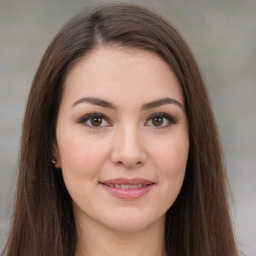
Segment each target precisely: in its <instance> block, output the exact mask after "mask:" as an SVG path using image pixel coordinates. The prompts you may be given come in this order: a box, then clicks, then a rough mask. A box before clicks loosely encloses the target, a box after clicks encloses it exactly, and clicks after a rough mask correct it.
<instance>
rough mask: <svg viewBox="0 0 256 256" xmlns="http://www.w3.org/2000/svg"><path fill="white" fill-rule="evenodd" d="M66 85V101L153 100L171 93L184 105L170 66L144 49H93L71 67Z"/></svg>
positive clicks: (180, 90) (179, 88)
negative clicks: (103, 98)
mask: <svg viewBox="0 0 256 256" xmlns="http://www.w3.org/2000/svg"><path fill="white" fill-rule="evenodd" d="M64 86H65V90H64V98H65V97H66V96H67V95H68V96H70V97H72V98H73V97H78V96H79V95H80V96H95V97H102V96H104V97H107V98H110V100H111V98H115V100H117V101H118V98H120V101H122V98H124V97H126V98H127V97H130V99H132V97H133V100H134V101H135V100H136V99H138V98H140V99H142V98H143V99H145V100H149V101H150V100H154V98H156V97H158V98H161V97H164V96H165V95H167V94H169V95H170V94H171V95H170V96H172V97H176V98H177V99H178V100H180V101H181V102H182V103H183V93H182V89H181V87H180V85H179V83H178V81H177V78H176V76H175V74H174V72H173V71H172V69H171V68H170V67H169V65H168V64H167V63H166V62H165V61H164V60H163V59H162V58H161V57H159V56H158V55H157V54H156V53H154V52H151V51H147V50H141V49H134V48H133V49H130V48H121V47H101V48H97V49H94V50H93V51H91V52H89V53H88V54H86V55H85V56H83V57H82V58H81V59H80V60H79V61H77V63H76V64H75V65H74V66H73V67H72V69H71V70H70V71H69V72H68V74H67V76H66V80H65V83H64ZM90 94H92V95H90Z"/></svg>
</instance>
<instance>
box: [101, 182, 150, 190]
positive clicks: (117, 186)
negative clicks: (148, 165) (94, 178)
mask: <svg viewBox="0 0 256 256" xmlns="http://www.w3.org/2000/svg"><path fill="white" fill-rule="evenodd" d="M101 184H103V185H105V186H108V187H110V188H119V189H139V188H143V187H146V186H150V185H151V184H147V185H145V184H134V185H129V184H105V183H101Z"/></svg>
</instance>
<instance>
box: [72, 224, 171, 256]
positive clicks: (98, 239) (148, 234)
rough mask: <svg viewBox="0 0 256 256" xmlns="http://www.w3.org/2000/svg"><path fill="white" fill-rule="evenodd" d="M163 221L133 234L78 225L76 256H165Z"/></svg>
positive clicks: (88, 225) (90, 225) (91, 225)
mask: <svg viewBox="0 0 256 256" xmlns="http://www.w3.org/2000/svg"><path fill="white" fill-rule="evenodd" d="M164 226H165V223H164V220H159V222H157V223H155V225H154V226H151V227H149V228H145V229H144V230H140V231H137V232H120V231H116V230H111V229H108V228H107V227H102V226H97V225H95V223H90V222H88V221H87V223H86V225H83V224H82V223H79V225H77V231H78V245H77V252H76V256H117V255H118V256H120V255H122V256H128V255H129V256H130V255H133V256H166V255H167V254H166V252H165V241H164V231H165V230H164Z"/></svg>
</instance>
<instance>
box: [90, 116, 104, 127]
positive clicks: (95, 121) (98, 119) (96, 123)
mask: <svg viewBox="0 0 256 256" xmlns="http://www.w3.org/2000/svg"><path fill="white" fill-rule="evenodd" d="M91 124H92V125H93V126H100V125H101V124H102V118H101V117H92V118H91Z"/></svg>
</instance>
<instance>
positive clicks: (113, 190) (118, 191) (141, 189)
mask: <svg viewBox="0 0 256 256" xmlns="http://www.w3.org/2000/svg"><path fill="white" fill-rule="evenodd" d="M99 184H100V185H102V186H103V187H104V188H105V189H106V191H107V192H109V193H110V195H112V196H114V197H117V198H119V199H137V198H140V197H142V196H144V195H145V194H147V193H148V192H149V191H150V190H151V188H152V187H153V185H155V183H154V182H152V181H149V180H146V179H141V178H133V179H123V178H118V179H112V180H106V181H102V182H99Z"/></svg>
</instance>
